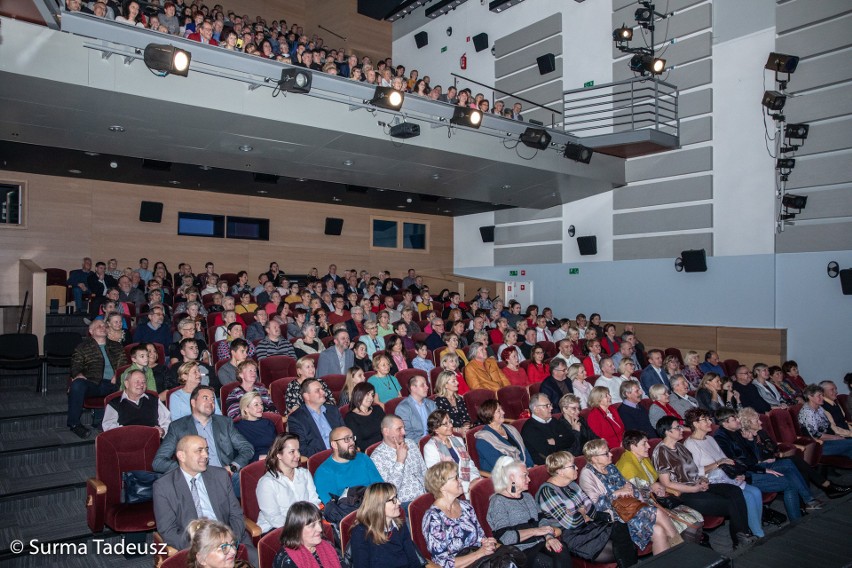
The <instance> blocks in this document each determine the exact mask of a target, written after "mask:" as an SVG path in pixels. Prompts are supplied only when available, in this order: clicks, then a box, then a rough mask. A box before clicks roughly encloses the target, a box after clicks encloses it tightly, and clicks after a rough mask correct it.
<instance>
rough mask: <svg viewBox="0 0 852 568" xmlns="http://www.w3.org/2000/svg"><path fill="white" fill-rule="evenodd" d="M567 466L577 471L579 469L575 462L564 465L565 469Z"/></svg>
mask: <svg viewBox="0 0 852 568" xmlns="http://www.w3.org/2000/svg"><path fill="white" fill-rule="evenodd" d="M566 467H570V468H571V469H573V470H574V471H576V470H577V464H575V463H569V464H568V465H566V466H562V469H565V468H566Z"/></svg>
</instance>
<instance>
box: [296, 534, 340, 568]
mask: <svg viewBox="0 0 852 568" xmlns="http://www.w3.org/2000/svg"><path fill="white" fill-rule="evenodd" d="M284 550H285V551H286V552H287V555H288V556H289V557H290V558H291V559H292V560H293V562H294V563H295V564H296V566H298V567H299V568H320V564H317V560H316V558H314V555H313V554H312V553H311V551H310V550H308V549H307V548H306V547H305V546H300V547H299V548H297V549H295V550H293V549H292V548H285V549H284ZM317 556H319V559H320V563H321V565H322V568H340V560H339V559H338V558H337V552H335V551H334V548H333V547H332V546H331V545H330V544H329V543H328V542H327V541H325V540H323V541H322V542H320V543H319V546H317Z"/></svg>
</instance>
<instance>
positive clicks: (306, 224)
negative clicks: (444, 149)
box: [0, 172, 453, 304]
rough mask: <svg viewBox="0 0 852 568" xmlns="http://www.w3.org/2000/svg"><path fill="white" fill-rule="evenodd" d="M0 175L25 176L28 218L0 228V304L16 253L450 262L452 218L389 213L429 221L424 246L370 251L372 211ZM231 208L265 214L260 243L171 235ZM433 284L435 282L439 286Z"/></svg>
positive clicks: (401, 266) (303, 267) (422, 266)
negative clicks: (150, 206) (19, 225)
mask: <svg viewBox="0 0 852 568" xmlns="http://www.w3.org/2000/svg"><path fill="white" fill-rule="evenodd" d="M3 179H8V180H22V181H26V182H27V189H28V195H27V199H28V207H29V219H28V226H27V228H26V229H5V228H4V229H0V250H2V251H3V259H4V260H5V262H3V263H0V304H15V303H17V302H18V301H19V300H18V268H17V264H18V263H17V260H18V259H20V258H28V259H32V260H33V261H34V262H36V263H37V264H38V265H40V266H41V267H42V268H49V267H59V268H65V269H67V270H70V269H73V268H78V267H79V264H80V259H81V258H82V257H84V256H91V257H92V258H93V259H94V260H95V261H97V260H108V259H109V258H111V257H115V258H116V259H118V262H119V266H120V267H125V266H130V267H133V268H135V267H136V266H137V265H138V260H139V258H140V257H142V256H145V257H148V258H149V259H150V260H151V263H152V265H153V263H154V262H155V261H156V260H163V261H164V262H165V263H166V265H167V266H168V267H169V269H170V270H172V271H174V270H176V269H177V265H178V263H179V262H189V263H190V264H192V266H193V269H194V270H195V271H198V270H201V269H203V266H204V263H205V262H206V261H207V260H212V261H214V262H215V263H216V270H217V271H218V272H220V273H221V272H236V271H238V270H242V269H245V270H248V271H249V274H250V275H253V276H252V277H251V281H252V282H254V281H255V278H256V276H257V274H259V273H260V272H262V271H266V270H267V268H268V265H269V262H270V261H271V260H275V261H277V262H278V263H279V264H280V265H281V268H282V270H284V271H285V272H288V273H305V272H307V271H308V270H309V269H310V268H312V267H317V268H318V269H319V271H320V274H321V275H322V274H325V273H326V271H327V269H328V265H329V264H330V263H336V264H337V265H338V267H339V268H340V270H343V269H345V268H357V269H359V270H360V269H365V270H368V271H370V272H371V273H373V274H375V273H376V272H378V271H379V270H390V271H391V272H392V273H393V274H394V275H395V276H400V277H402V276H404V275H405V272H406V271H407V270H408V268H409V267H414V268H415V269H417V270H418V272H423V273H426V274H431V275H434V276H435V277H442V276H444V275H450V274H451V273H452V270H453V266H452V264H453V220H452V218H450V217H437V216H429V215H413V214H412V215H404V214H400V213H399V212H396V211H395V212H393V213H392V217H394V218H401V219H404V220H416V221H423V222H428V223H429V226H430V249H429V252H428V253H414V252H412V251H405V252H395V251H383V250H371V249H370V246H369V244H370V241H369V237H370V235H369V219H370V215H373V214H377V215H386V214H388V212H384V211H378V210H373V209H366V208H358V207H344V206H339V205H325V204H319V203H302V202H294V201H284V200H279V199H269V198H263V197H256V196H252V197H249V196H235V195H225V194H219V193H208V192H201V191H191V190H183V189H172V188H161V187H149V186H139V185H130V184H111V183H107V182H100V181H90V180H78V179H69V178H61V177H50V176H40V175H34V174H23V173H15V172H10V173H8V175H3ZM143 199H144V200H146V201H162V202H163V203H164V204H165V205H164V208H163V222H162V223H160V224H155V223H142V222H140V221H139V203H140V201H142V200H143ZM178 211H189V212H195V213H213V214H230V215H238V216H248V217H261V218H268V219H270V240H269V241H268V242H255V241H241V240H231V239H210V238H203V237H184V236H178V235H177V213H178ZM326 217H339V218H342V219H343V221H344V222H343V234H342V236H340V237H333V236H327V235H324V234H323V232H324V228H325V218H326ZM438 290H440V288H438Z"/></svg>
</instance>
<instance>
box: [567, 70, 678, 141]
mask: <svg viewBox="0 0 852 568" xmlns="http://www.w3.org/2000/svg"><path fill="white" fill-rule="evenodd" d="M678 97H679V94H678V89H677V86H676V85H673V84H671V83H667V82H665V81H661V80H660V79H659V78H656V77H632V78H630V79H625V80H622V81H615V82H612V83H606V84H603V85H596V86H594V87H588V88H582V89H571V90H568V91H564V92H563V93H562V106H563V111H562V118H563V127H564V128H565V130H566V131H570V132H584V133H585V134H586V135H590V134H591V135H594V134H608V133H612V132H615V131H618V132H624V131H626V130H647V129H654V130H665V131H666V132H670V133H672V134H674V135H675V136H679V134H680V117H679V115H678V103H679V100H678Z"/></svg>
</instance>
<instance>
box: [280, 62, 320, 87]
mask: <svg viewBox="0 0 852 568" xmlns="http://www.w3.org/2000/svg"><path fill="white" fill-rule="evenodd" d="M311 81H312V74H311V72H310V71H307V70H305V69H301V68H298V67H293V68H291V69H283V70H282V71H281V80H280V81H278V88H279V89H281V90H282V91H284V92H285V93H308V92H310V90H311Z"/></svg>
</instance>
